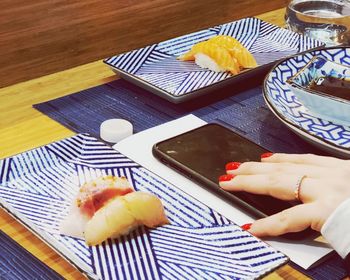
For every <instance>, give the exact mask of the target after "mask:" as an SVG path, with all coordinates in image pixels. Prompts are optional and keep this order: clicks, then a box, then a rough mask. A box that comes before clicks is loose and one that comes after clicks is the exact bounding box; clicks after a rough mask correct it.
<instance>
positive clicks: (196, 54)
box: [179, 41, 239, 74]
mask: <svg viewBox="0 0 350 280" xmlns="http://www.w3.org/2000/svg"><path fill="white" fill-rule="evenodd" d="M179 59H180V60H184V61H186V60H195V62H196V63H197V64H198V65H199V66H201V67H202V68H209V69H210V70H213V71H216V72H222V71H229V72H231V73H232V74H238V73H239V64H238V62H237V59H236V58H234V57H232V56H231V54H230V53H229V51H228V50H227V49H226V48H224V47H221V46H219V45H217V44H214V43H211V42H209V41H204V42H200V43H198V44H196V45H194V46H193V47H192V48H191V50H190V51H189V52H187V53H185V54H184V55H182V56H180V57H179Z"/></svg>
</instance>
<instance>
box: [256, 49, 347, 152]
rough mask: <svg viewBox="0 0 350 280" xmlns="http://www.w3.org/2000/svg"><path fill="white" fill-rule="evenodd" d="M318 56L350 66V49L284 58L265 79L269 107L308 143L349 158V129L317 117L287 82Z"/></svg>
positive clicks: (265, 95)
mask: <svg viewBox="0 0 350 280" xmlns="http://www.w3.org/2000/svg"><path fill="white" fill-rule="evenodd" d="M315 56H317V57H321V58H324V59H326V60H329V61H332V62H335V63H338V64H341V65H344V66H345V67H350V47H333V48H323V49H320V50H315V51H310V52H306V53H303V54H298V55H295V56H292V57H289V58H287V59H284V60H282V61H281V62H279V63H278V64H276V65H275V67H273V69H272V70H271V71H270V72H269V74H268V75H267V76H266V78H265V82H264V87H263V91H264V92H263V95H264V98H265V101H266V104H267V105H268V107H269V108H270V109H271V111H272V112H273V113H274V114H275V115H276V116H277V117H278V118H279V119H280V120H281V121H282V122H283V123H284V124H285V125H287V126H288V127H289V128H290V129H291V130H293V131H294V132H295V133H297V134H298V135H300V136H301V137H303V138H304V139H305V140H306V141H308V142H310V143H312V144H314V145H316V146H318V147H319V148H321V149H323V150H326V151H327V152H329V153H331V154H334V155H337V156H340V157H347V158H350V126H348V125H341V124H338V123H333V122H331V121H329V120H326V119H324V118H322V117H319V116H317V115H315V113H314V112H313V111H311V110H309V109H308V108H307V107H306V106H304V104H303V103H302V102H301V100H300V99H299V98H298V97H297V96H296V94H295V92H294V91H292V90H291V89H290V87H289V85H288V83H287V80H288V79H290V78H291V77H293V76H294V75H296V74H297V73H298V72H299V71H300V70H301V69H303V68H304V67H305V66H306V65H307V64H308V63H309V62H310V61H311V60H312V59H313V58H314V57H315Z"/></svg>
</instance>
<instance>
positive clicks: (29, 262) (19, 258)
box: [0, 230, 64, 280]
mask: <svg viewBox="0 0 350 280" xmlns="http://www.w3.org/2000/svg"><path fill="white" fill-rule="evenodd" d="M0 279H6V280H23V279H42V280H45V279H50V280H55V279H57V280H61V279H64V278H63V277H61V276H60V275H59V274H58V273H56V272H55V271H54V270H52V269H51V268H49V267H48V266H46V265H45V264H44V263H42V262H41V261H40V260H39V259H37V258H36V257H34V256H33V255H32V254H31V253H29V252H28V251H27V250H25V249H24V248H23V247H21V246H20V245H19V244H17V243H16V242H15V241H13V240H12V239H11V238H10V237H8V236H7V235H6V234H5V233H4V232H3V231H1V230H0Z"/></svg>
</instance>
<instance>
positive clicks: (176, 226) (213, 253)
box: [0, 134, 287, 279]
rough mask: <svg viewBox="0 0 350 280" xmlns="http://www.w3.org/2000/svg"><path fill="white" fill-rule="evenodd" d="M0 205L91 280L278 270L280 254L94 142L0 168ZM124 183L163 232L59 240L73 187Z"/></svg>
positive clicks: (56, 146)
mask: <svg viewBox="0 0 350 280" xmlns="http://www.w3.org/2000/svg"><path fill="white" fill-rule="evenodd" d="M0 168H1V171H2V173H1V184H0V205H1V206H2V207H4V208H5V209H7V210H8V211H9V212H10V213H12V214H13V215H14V216H15V217H17V218H18V219H19V220H20V221H22V222H23V223H24V224H26V226H27V227H29V228H30V229H31V230H32V231H33V232H35V233H36V234H37V235H39V236H40V237H41V238H43V239H44V240H45V241H46V242H47V243H49V244H50V245H51V246H52V247H53V248H55V249H56V250H57V251H58V252H59V253H61V254H62V255H63V256H64V257H65V258H66V259H68V260H69V261H70V262H72V264H74V265H75V266H77V267H78V268H79V269H80V270H82V271H84V272H85V273H86V274H87V275H88V276H89V277H90V278H93V279H174V278H177V279H199V278H201V279H233V278H234V279H246V278H256V277H259V276H261V275H263V274H265V273H266V272H268V271H270V270H272V269H274V268H276V267H278V266H279V265H281V264H283V263H285V262H286V261H287V258H286V257H285V256H284V255H283V254H282V253H280V252H278V251H276V250H275V249H273V248H271V247H270V246H268V245H267V244H266V243H264V242H262V241H260V240H258V239H256V238H255V237H253V236H251V235H250V234H249V233H247V232H244V231H242V230H241V229H240V227H239V226H237V225H235V224H233V223H232V222H231V221H229V220H227V219H226V218H225V217H222V216H221V215H219V214H218V213H216V212H214V211H213V210H212V209H210V208H209V207H207V206H206V205H204V204H203V203H201V202H199V201H198V200H196V199H195V198H193V197H191V196H189V195H187V194H185V193H184V192H182V191H180V190H178V189H177V188H175V187H174V186H172V185H170V184H169V183H168V182H167V181H166V180H164V179H162V178H160V177H158V176H156V175H154V174H152V173H151V172H149V171H148V170H146V169H145V168H142V167H141V166H139V165H137V164H136V163H134V162H133V161H131V160H130V159H128V158H126V157H125V156H123V155H122V154H120V153H118V152H116V151H115V150H113V149H112V148H111V147H109V146H106V145H105V144H103V143H101V142H99V141H98V140H96V139H95V138H93V137H91V136H89V135H85V134H79V135H76V136H73V137H71V138H67V139H64V140H62V141H58V142H55V143H52V144H50V145H47V146H44V147H40V148H38V149H35V150H32V151H28V152H25V153H23V154H20V155H17V156H14V157H12V158H8V159H4V160H1V161H0ZM108 174H110V175H117V176H125V177H127V179H128V180H129V181H130V183H131V184H132V185H133V187H134V188H135V189H136V190H142V191H147V192H150V193H153V194H155V195H157V196H158V197H160V198H161V200H162V202H163V204H164V207H165V211H166V214H167V216H168V218H169V220H170V224H169V225H166V226H163V227H159V228H156V229H147V228H145V227H140V228H138V229H136V230H135V231H133V232H132V233H130V234H129V235H128V236H123V237H120V238H119V239H116V240H111V239H109V240H107V241H106V242H104V243H103V244H101V245H99V246H91V247H89V246H87V245H86V244H85V242H84V241H83V240H81V239H77V238H72V237H68V236H65V235H61V234H60V233H59V224H60V222H61V221H62V220H63V219H64V217H65V216H66V215H67V214H68V208H69V206H70V204H71V201H72V200H73V198H74V197H75V195H76V193H77V191H78V189H79V185H81V184H83V183H84V182H86V181H89V180H91V179H94V178H96V177H98V176H101V175H108Z"/></svg>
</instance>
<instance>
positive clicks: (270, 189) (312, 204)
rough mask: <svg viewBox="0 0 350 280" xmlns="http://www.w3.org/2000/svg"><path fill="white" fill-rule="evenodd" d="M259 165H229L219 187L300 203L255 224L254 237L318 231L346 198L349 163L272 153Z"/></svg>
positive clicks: (251, 228) (334, 159)
mask: <svg viewBox="0 0 350 280" xmlns="http://www.w3.org/2000/svg"><path fill="white" fill-rule="evenodd" d="M261 161H262V162H245V163H238V162H231V163H228V164H227V165H226V171H227V175H223V176H221V177H220V186H221V187H222V188H223V189H224V190H227V191H246V192H250V193H255V194H265V195H271V196H273V197H275V198H279V199H283V200H297V199H299V200H300V201H301V202H302V203H303V204H298V205H296V206H294V207H291V208H289V209H286V210H284V211H282V212H280V213H277V214H275V215H272V216H270V217H267V218H263V219H260V220H257V221H255V222H254V223H253V224H252V225H251V227H250V229H249V231H250V232H251V233H252V234H253V235H255V236H277V235H281V234H284V233H288V232H297V231H302V230H304V229H306V228H308V227H309V226H311V228H312V229H314V230H317V231H320V230H321V228H322V226H323V224H324V223H325V221H326V220H327V218H328V217H329V216H330V214H331V213H332V212H333V211H334V210H335V209H336V208H337V206H338V205H339V204H340V203H341V202H343V201H344V200H346V199H347V198H349V197H350V161H349V160H341V159H337V158H333V157H324V156H316V155H312V154H304V155H296V154H272V153H266V154H263V155H262V157H261Z"/></svg>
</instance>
